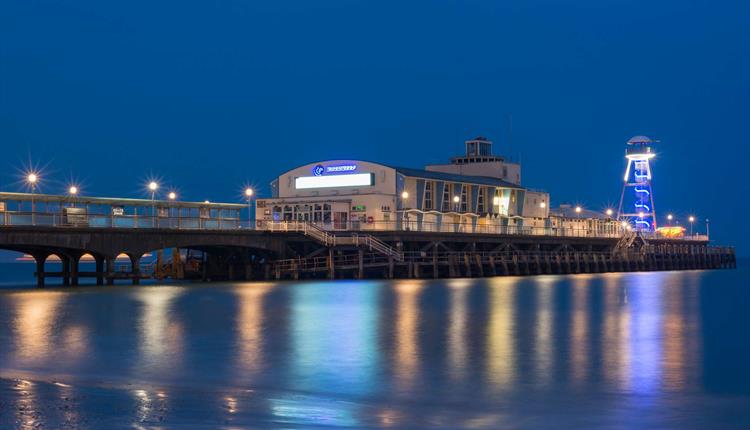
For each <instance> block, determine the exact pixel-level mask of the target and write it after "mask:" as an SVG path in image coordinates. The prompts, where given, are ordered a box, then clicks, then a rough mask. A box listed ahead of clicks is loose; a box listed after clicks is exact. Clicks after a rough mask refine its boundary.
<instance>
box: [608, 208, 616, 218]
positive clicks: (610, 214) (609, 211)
mask: <svg viewBox="0 0 750 430" xmlns="http://www.w3.org/2000/svg"><path fill="white" fill-rule="evenodd" d="M613 213H614V212H613V211H612V209H607V216H608V217H610V218H611V217H612V214H613Z"/></svg>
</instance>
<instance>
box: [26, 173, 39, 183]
mask: <svg viewBox="0 0 750 430" xmlns="http://www.w3.org/2000/svg"><path fill="white" fill-rule="evenodd" d="M38 179H39V178H38V177H37V176H36V174H35V173H29V176H27V177H26V180H27V181H29V183H30V184H36V181H37V180H38Z"/></svg>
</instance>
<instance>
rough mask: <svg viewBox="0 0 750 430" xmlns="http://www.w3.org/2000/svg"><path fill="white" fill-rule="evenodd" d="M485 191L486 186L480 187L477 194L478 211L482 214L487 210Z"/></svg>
mask: <svg viewBox="0 0 750 430" xmlns="http://www.w3.org/2000/svg"><path fill="white" fill-rule="evenodd" d="M484 192H485V188H484V187H479V194H478V195H477V212H478V213H480V214H481V213H484V212H486V210H485V208H484V200H485V199H484Z"/></svg>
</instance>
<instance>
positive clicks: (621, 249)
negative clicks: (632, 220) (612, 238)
mask: <svg viewBox="0 0 750 430" xmlns="http://www.w3.org/2000/svg"><path fill="white" fill-rule="evenodd" d="M637 237H638V233H636V232H635V231H629V230H628V231H625V233H624V234H623V235H622V237H621V238H620V240H618V241H617V245H615V247H614V248H613V249H612V253H613V254H622V253H625V252H627V250H628V249H630V248H631V247H632V246H633V243H635V239H636V238H637Z"/></svg>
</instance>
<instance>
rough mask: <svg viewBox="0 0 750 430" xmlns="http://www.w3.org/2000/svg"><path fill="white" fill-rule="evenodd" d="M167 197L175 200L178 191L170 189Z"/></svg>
mask: <svg viewBox="0 0 750 430" xmlns="http://www.w3.org/2000/svg"><path fill="white" fill-rule="evenodd" d="M167 197H169V200H174V199H176V198H177V193H175V192H174V191H170V192H169V194H168V195H167Z"/></svg>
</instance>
